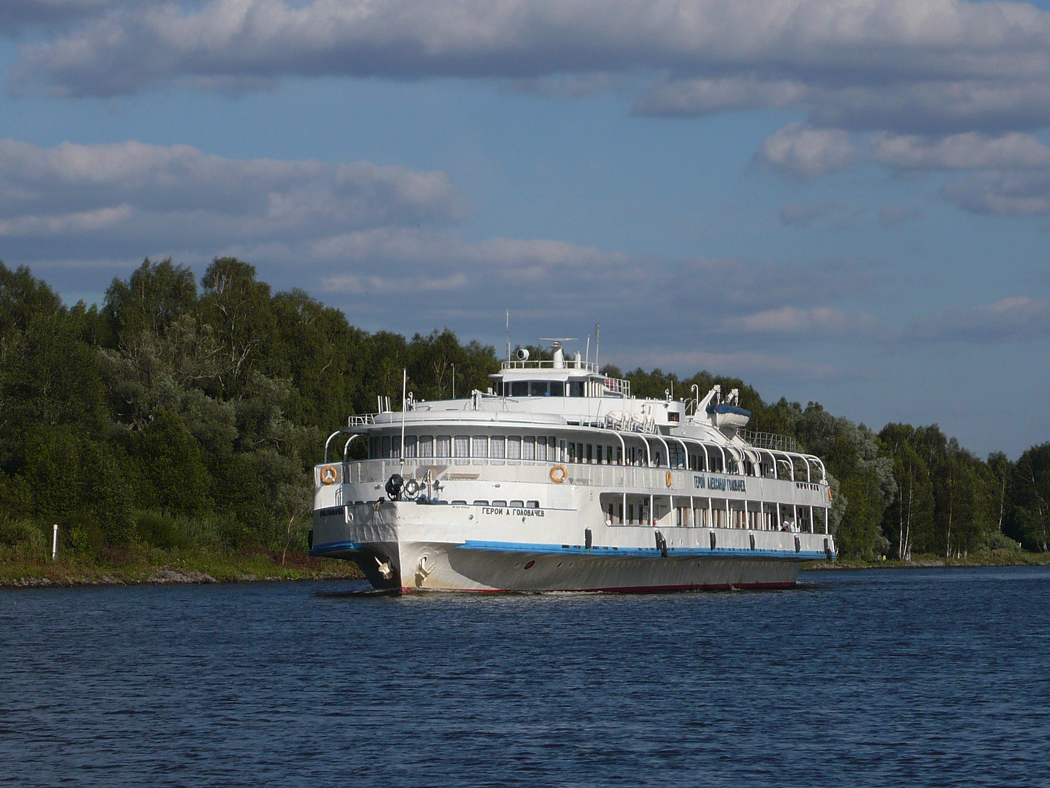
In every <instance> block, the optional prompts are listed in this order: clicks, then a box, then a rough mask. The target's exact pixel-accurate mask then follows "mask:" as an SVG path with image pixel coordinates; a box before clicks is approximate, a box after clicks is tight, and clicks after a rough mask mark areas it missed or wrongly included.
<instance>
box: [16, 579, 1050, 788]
mask: <svg viewBox="0 0 1050 788" xmlns="http://www.w3.org/2000/svg"><path fill="white" fill-rule="evenodd" d="M360 588H362V586H359V585H356V584H353V583H348V582H345V581H330V582H325V583H275V584H250V585H223V586H155V587H133V588H97V589H69V590H59V589H45V590H32V591H29V590H17V591H0V764H2V765H0V784H11V785H19V786H35V785H40V786H51V785H63V784H69V785H78V786H94V785H98V786H103V785H105V786H112V785H158V786H169V785H170V786H176V785H186V786H226V785H280V786H322V785H384V786H413V787H418V786H447V785H472V786H473V785H477V786H486V785H491V786H503V785H559V786H607V785H608V786H616V785H631V786H635V785H667V786H671V785H675V786H677V785H704V786H748V787H749V788H753V787H754V786H827V785H849V786H891V785H894V786H895V785H901V786H903V785H907V786H944V785H973V786H992V785H995V786H1023V785H1046V784H1048V780H1050V778H1047V776H1046V769H1047V767H1046V757H1047V752H1048V751H1050V712H1048V711H1047V699H1048V698H1050V634H1048V626H1047V621H1048V620H1050V616H1048V615H1047V602H1048V600H1050V568H1045V567H1041V568H1007V569H952V570H944V569H934V570H882V571H867V572H845V571H843V572H819V573H809V574H804V575H803V582H802V585H801V587H800V588H799V589H796V590H794V591H780V592H729V593H718V594H710V593H708V594H704V593H696V594H678V595H652V596H650V595H646V596H619V595H602V594H549V595H526V596H512V595H505V596H502V595H501V596H489V595H480V596H475V595H435V596H415V597H403V598H396V597H382V596H374V595H368V594H360V593H355V591H356V590H358V589H360Z"/></svg>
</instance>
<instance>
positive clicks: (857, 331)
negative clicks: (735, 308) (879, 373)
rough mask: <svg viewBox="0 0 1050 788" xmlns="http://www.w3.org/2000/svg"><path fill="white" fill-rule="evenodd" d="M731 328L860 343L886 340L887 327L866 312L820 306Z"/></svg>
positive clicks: (790, 309)
mask: <svg viewBox="0 0 1050 788" xmlns="http://www.w3.org/2000/svg"><path fill="white" fill-rule="evenodd" d="M731 326H732V328H734V329H738V330H740V331H747V332H752V333H762V334H778V335H792V336H804V335H815V336H821V337H824V338H827V339H835V340H838V339H856V338H869V339H874V338H877V337H884V336H886V335H887V333H888V332H887V329H886V327H885V326H884V325H883V324H882V323H881V322H879V321H878V320H877V319H875V318H874V317H872V316H871V315H868V314H865V313H863V312H846V311H844V310H842V309H836V308H833V307H827V306H820V307H814V308H812V309H798V308H797V307H794V306H783V307H780V308H779V309H769V310H766V311H764V312H757V313H755V314H750V315H743V316H741V317H737V318H734V319H733V320H732V321H731Z"/></svg>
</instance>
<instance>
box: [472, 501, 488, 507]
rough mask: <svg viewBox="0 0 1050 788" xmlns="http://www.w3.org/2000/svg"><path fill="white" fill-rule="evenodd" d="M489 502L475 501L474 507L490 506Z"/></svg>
mask: <svg viewBox="0 0 1050 788" xmlns="http://www.w3.org/2000/svg"><path fill="white" fill-rule="evenodd" d="M488 505H489V502H488V501H474V506H488Z"/></svg>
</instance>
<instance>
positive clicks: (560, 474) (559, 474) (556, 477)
mask: <svg viewBox="0 0 1050 788" xmlns="http://www.w3.org/2000/svg"><path fill="white" fill-rule="evenodd" d="M567 478H569V472H568V471H567V470H565V466H564V465H555V466H554V467H553V468H551V481H552V482H554V483H555V484H561V483H562V482H563V481H565V480H566V479H567Z"/></svg>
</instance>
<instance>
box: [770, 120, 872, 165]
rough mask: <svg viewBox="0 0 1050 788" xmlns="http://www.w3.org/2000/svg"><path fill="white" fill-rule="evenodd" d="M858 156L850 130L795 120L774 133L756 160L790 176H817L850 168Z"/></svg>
mask: <svg viewBox="0 0 1050 788" xmlns="http://www.w3.org/2000/svg"><path fill="white" fill-rule="evenodd" d="M857 157H858V153H857V150H856V148H854V147H853V145H852V143H851V142H850V140H849V135H848V134H846V132H844V131H841V130H837V129H811V128H806V127H805V126H804V125H803V124H801V123H791V124H789V125H787V126H785V127H784V128H782V129H780V130H779V131H777V132H776V133H775V134H773V135H772V136H770V137H769V138H768V139H766V141H765V142H764V143H763V144H762V149H761V150H760V151H759V152H758V153H757V154H755V163H756V164H757V165H758V166H759V167H760V168H763V169H771V170H775V171H778V172H781V173H784V174H786V175H791V176H795V177H801V178H806V179H813V178H816V177H819V176H821V175H825V174H827V173H829V172H835V171H837V170H843V169H846V168H847V167H850V166H851V165H852V164H853V163H854V162H855V161H856V160H857Z"/></svg>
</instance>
